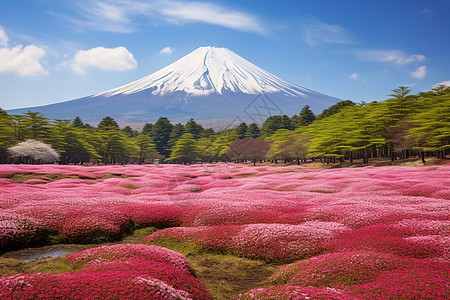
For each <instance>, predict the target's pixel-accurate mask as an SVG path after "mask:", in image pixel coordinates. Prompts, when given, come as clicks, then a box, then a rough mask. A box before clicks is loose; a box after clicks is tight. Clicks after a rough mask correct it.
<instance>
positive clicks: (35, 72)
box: [0, 27, 48, 77]
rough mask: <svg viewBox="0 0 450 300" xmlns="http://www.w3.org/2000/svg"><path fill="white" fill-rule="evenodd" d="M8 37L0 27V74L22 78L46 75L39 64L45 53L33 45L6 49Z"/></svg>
mask: <svg viewBox="0 0 450 300" xmlns="http://www.w3.org/2000/svg"><path fill="white" fill-rule="evenodd" d="M8 41H9V39H8V36H7V35H6V33H5V31H4V30H3V28H2V27H0V46H3V48H0V72H12V73H16V74H19V75H20V76H24V77H40V76H45V75H48V72H47V71H46V70H45V68H44V67H43V66H42V64H41V59H42V58H43V57H44V56H45V55H46V54H47V52H46V51H45V50H44V49H42V48H40V47H38V46H34V45H29V46H26V47H23V46H22V45H17V46H15V47H13V48H8V47H7V46H8Z"/></svg>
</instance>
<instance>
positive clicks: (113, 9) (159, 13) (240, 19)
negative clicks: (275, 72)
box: [62, 0, 265, 34]
mask: <svg viewBox="0 0 450 300" xmlns="http://www.w3.org/2000/svg"><path fill="white" fill-rule="evenodd" d="M74 9H75V10H76V11H77V13H78V15H79V18H74V17H69V16H66V15H62V17H63V18H65V19H66V20H68V21H70V22H71V23H73V24H75V25H76V27H77V28H78V29H80V28H90V29H94V30H99V31H109V32H118V33H130V32H134V31H136V30H137V27H138V25H137V23H136V22H137V19H138V18H139V17H146V18H148V19H150V20H151V21H152V22H153V23H161V22H163V23H166V24H175V25H184V24H187V23H206V24H211V25H217V26H222V27H226V28H231V29H235V30H239V31H246V32H253V33H258V34H262V33H264V32H265V29H264V26H263V24H262V22H261V21H260V20H259V19H258V18H256V17H255V16H253V15H251V14H249V13H246V12H243V11H238V10H232V9H228V8H226V7H224V6H221V5H218V4H213V3H209V2H195V1H189V2H187V1H177V0H153V1H132V0H85V1H78V2H76V6H74Z"/></svg>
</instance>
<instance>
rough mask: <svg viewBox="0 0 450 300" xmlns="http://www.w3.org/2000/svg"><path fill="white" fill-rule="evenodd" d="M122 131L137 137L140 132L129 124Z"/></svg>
mask: <svg viewBox="0 0 450 300" xmlns="http://www.w3.org/2000/svg"><path fill="white" fill-rule="evenodd" d="M122 132H123V133H125V135H126V136H127V137H129V138H132V137H136V136H137V135H138V134H139V132H138V131H137V130H134V129H133V128H131V127H130V126H128V125H127V126H125V127H124V128H123V129H122Z"/></svg>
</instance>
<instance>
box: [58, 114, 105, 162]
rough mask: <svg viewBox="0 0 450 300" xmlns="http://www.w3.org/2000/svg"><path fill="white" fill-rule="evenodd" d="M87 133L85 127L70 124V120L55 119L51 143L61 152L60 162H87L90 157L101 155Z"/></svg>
mask: <svg viewBox="0 0 450 300" xmlns="http://www.w3.org/2000/svg"><path fill="white" fill-rule="evenodd" d="M87 135H88V133H87V132H86V131H85V130H84V129H83V128H80V127H76V126H73V125H70V120H55V122H54V125H53V126H52V128H51V136H52V139H51V142H50V144H51V145H52V146H53V148H54V149H55V150H56V151H58V152H59V154H60V163H62V164H68V163H76V162H86V161H88V160H89V158H90V157H95V158H98V157H99V156H98V154H97V152H96V150H95V148H94V147H93V146H92V145H91V144H90V143H89V142H88V139H87Z"/></svg>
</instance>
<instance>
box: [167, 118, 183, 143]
mask: <svg viewBox="0 0 450 300" xmlns="http://www.w3.org/2000/svg"><path fill="white" fill-rule="evenodd" d="M185 132H186V130H185V129H184V125H183V124H181V123H177V124H175V125H173V127H172V131H171V132H170V140H169V147H170V148H172V147H173V145H175V142H176V141H177V140H178V139H179V138H180V137H181V136H182V135H183V134H184V133H185Z"/></svg>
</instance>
